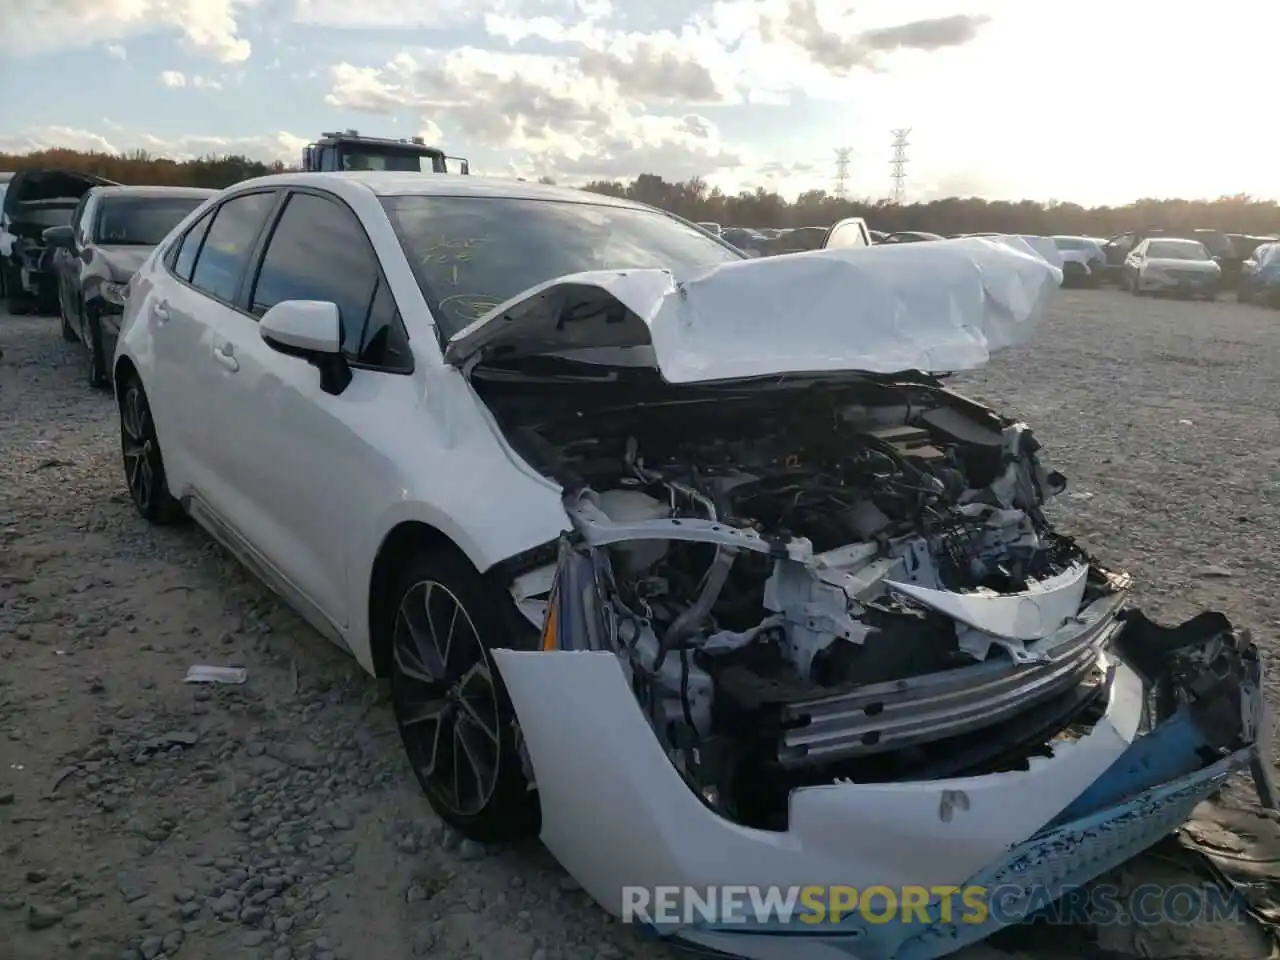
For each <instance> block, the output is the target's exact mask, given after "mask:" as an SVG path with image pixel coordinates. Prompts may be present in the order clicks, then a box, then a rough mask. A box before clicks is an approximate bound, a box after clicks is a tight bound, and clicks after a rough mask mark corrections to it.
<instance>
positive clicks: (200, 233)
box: [173, 211, 213, 281]
mask: <svg viewBox="0 0 1280 960" xmlns="http://www.w3.org/2000/svg"><path fill="white" fill-rule="evenodd" d="M211 223H213V212H212V211H211V212H209V213H206V214H205V215H204V216H203V217H201V218H200V219H199V220H197V221H196V222H195V223H193V224H192V225H191V228H190V229H189V230H187V232H186V234H185V235H184V236H183V238H182V240H181V241H180V242H179V243H178V251H177V254H178V255H177V256H176V257H174V258H173V272H174V273H176V274H177V275H178V276H179V277H181V278H182V279H183V280H188V281H189V280H190V279H191V268H192V267H193V266H195V262H196V254H197V253H199V252H200V244H201V243H203V242H204V235H205V234H206V233H208V232H209V224H211Z"/></svg>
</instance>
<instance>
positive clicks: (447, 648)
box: [390, 547, 554, 843]
mask: <svg viewBox="0 0 1280 960" xmlns="http://www.w3.org/2000/svg"><path fill="white" fill-rule="evenodd" d="M496 593H497V591H496V590H495V588H493V587H491V586H490V585H489V584H487V583H486V582H485V581H484V579H483V578H482V577H481V576H480V574H479V573H477V572H476V570H475V568H474V567H473V566H472V565H471V563H470V562H469V561H468V560H467V558H466V557H465V556H463V555H462V554H461V553H459V552H458V551H457V550H456V549H454V548H452V547H444V548H438V549H433V550H428V551H425V552H423V553H422V554H420V555H419V556H418V557H417V558H415V559H414V561H413V562H411V563H409V564H408V565H407V567H406V568H405V570H404V572H403V574H402V575H401V577H400V579H399V581H398V582H397V585H396V589H395V590H394V592H393V596H394V598H395V600H394V602H395V604H396V606H395V617H394V621H393V624H392V626H391V632H392V634H391V637H390V642H391V650H392V656H391V661H392V664H391V698H392V705H393V708H394V711H395V716H396V725H397V726H398V727H399V729H400V737H401V740H402V741H403V743H404V748H405V752H406V753H407V754H408V756H409V762H410V765H411V766H412V767H413V772H414V775H415V776H416V777H417V778H418V783H419V785H420V786H421V787H422V791H423V793H425V794H426V795H427V802H428V803H430V804H431V808H432V809H433V810H434V811H435V812H436V815H437V816H439V817H440V819H441V820H443V821H444V822H445V823H447V824H449V826H451V827H453V828H454V829H455V830H457V831H458V832H459V833H461V834H462V835H463V836H465V837H467V838H469V839H471V840H476V841H479V842H481V843H501V842H508V841H514V840H521V839H525V838H528V837H533V836H536V835H537V833H538V830H539V828H540V826H541V820H542V817H541V808H540V807H539V804H538V795H537V793H535V792H534V791H532V790H530V788H529V781H528V780H527V779H526V777H525V772H524V762H523V759H522V757H521V756H520V748H519V742H518V737H517V727H516V715H515V708H514V707H513V706H512V704H511V700H510V699H509V698H508V696H507V692H506V689H505V687H504V686H503V684H502V677H501V675H500V674H499V672H498V669H497V665H496V664H495V663H494V661H493V658H492V657H491V656H490V651H491V650H494V649H499V648H512V647H518V648H522V649H525V648H531V647H532V646H533V642H534V641H535V639H536V635H535V634H534V632H533V630H532V628H531V627H528V626H527V625H524V626H522V627H516V628H515V629H514V630H513V627H512V625H513V624H514V623H515V622H516V621H515V620H514V619H512V618H513V617H514V618H519V616H520V615H519V613H518V612H516V611H515V610H514V608H513V605H512V602H511V599H510V597H509V596H506V595H501V596H499V595H496ZM504 613H509V614H510V615H509V616H504ZM548 706H549V707H550V708H551V709H554V706H553V705H550V704H549V705H548Z"/></svg>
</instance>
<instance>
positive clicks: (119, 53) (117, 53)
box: [107, 43, 129, 60]
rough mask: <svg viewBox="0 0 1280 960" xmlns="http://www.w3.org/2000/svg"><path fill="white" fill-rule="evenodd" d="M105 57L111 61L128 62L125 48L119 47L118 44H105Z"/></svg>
mask: <svg viewBox="0 0 1280 960" xmlns="http://www.w3.org/2000/svg"><path fill="white" fill-rule="evenodd" d="M107 56H109V57H111V59H112V60H128V59H129V53H128V51H127V50H125V48H124V47H122V46H120V44H118V43H108V44H107Z"/></svg>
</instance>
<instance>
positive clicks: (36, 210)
mask: <svg viewBox="0 0 1280 960" xmlns="http://www.w3.org/2000/svg"><path fill="white" fill-rule="evenodd" d="M75 212H76V204H75V203H71V204H67V205H58V206H44V205H43V204H41V205H40V206H36V205H35V204H30V203H24V204H19V206H18V210H17V216H16V217H15V218H14V219H15V220H18V221H20V222H22V223H25V224H30V225H34V226H37V227H65V226H69V225H70V223H71V215H72V214H73V213H75Z"/></svg>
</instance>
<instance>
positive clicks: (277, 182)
mask: <svg viewBox="0 0 1280 960" xmlns="http://www.w3.org/2000/svg"><path fill="white" fill-rule="evenodd" d="M248 187H258V188H261V187H316V188H319V189H325V190H329V191H331V192H333V193H335V194H337V195H338V196H347V197H349V196H352V195H354V194H355V193H356V192H359V191H369V192H372V193H374V194H376V195H377V196H379V197H406V196H424V197H485V198H491V199H504V200H556V201H559V202H561V203H583V204H587V203H590V204H597V205H604V206H611V207H630V208H633V209H636V210H650V209H652V208H651V207H647V206H645V205H644V204H642V203H634V202H632V201H630V200H623V199H621V198H619V197H610V196H605V195H604V194H598V193H588V192H586V191H585V190H575V189H573V188H572V187H559V186H555V185H553V184H546V183H529V182H527V181H524V180H510V179H504V178H501V177H473V176H464V175H462V174H450V173H412V172H409V173H396V172H392V171H384V170H360V171H354V170H352V171H343V172H341V173H278V174H272V175H270V176H265V177H255V178H254V179H252V180H242V181H241V182H240V183H237V184H236V185H235V187H234V189H235V190H236V191H240V190H242V189H245V188H248Z"/></svg>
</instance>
